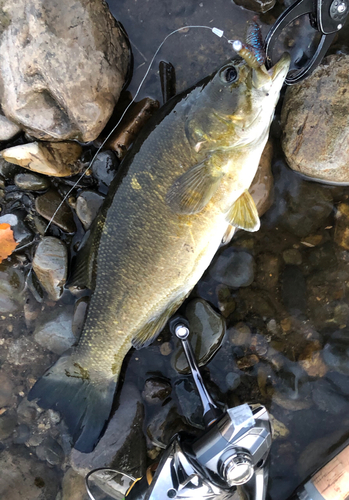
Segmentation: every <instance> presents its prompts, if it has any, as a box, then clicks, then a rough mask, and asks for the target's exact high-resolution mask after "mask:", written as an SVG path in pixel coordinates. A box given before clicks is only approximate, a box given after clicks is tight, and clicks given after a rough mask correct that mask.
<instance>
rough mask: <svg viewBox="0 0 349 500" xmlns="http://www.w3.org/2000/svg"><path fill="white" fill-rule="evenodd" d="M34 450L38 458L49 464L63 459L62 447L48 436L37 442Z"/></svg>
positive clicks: (55, 463) (57, 463)
mask: <svg viewBox="0 0 349 500" xmlns="http://www.w3.org/2000/svg"><path fill="white" fill-rule="evenodd" d="M35 452H36V455H37V457H38V458H39V459H40V460H46V461H47V462H48V463H49V464H50V465H59V464H61V463H62V461H63V459H64V452H63V450H62V447H61V446H60V445H59V444H58V443H57V441H55V440H54V439H53V438H52V437H50V436H49V437H47V438H45V439H44V440H43V441H42V443H40V444H39V446H38V447H37V448H36V450H35Z"/></svg>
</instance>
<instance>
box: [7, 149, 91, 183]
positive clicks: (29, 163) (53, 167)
mask: <svg viewBox="0 0 349 500" xmlns="http://www.w3.org/2000/svg"><path fill="white" fill-rule="evenodd" d="M81 153H82V147H81V146H80V144H77V143H76V142H58V143H54V142H40V143H39V142H31V143H29V144H20V145H19V146H13V147H12V148H8V149H3V150H2V151H1V156H2V157H3V158H4V159H5V160H6V161H8V162H9V163H14V164H15V165H19V166H21V167H24V168H27V169H29V170H32V171H34V172H38V173H40V174H44V175H53V176H54V177H66V176H70V175H74V174H76V173H78V172H79V171H80V169H81V165H80V164H78V163H77V161H78V159H79V158H80V156H81Z"/></svg>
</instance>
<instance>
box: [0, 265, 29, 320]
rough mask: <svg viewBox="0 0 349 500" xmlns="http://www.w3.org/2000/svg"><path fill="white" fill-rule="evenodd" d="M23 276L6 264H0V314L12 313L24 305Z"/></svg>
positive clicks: (20, 272)
mask: <svg viewBox="0 0 349 500" xmlns="http://www.w3.org/2000/svg"><path fill="white" fill-rule="evenodd" d="M23 290H24V275H23V272H22V271H21V270H20V269H16V268H14V267H11V266H10V265H9V264H7V263H3V264H0V313H2V314H5V313H13V312H15V311H18V310H20V309H21V308H22V307H23V305H24V294H23Z"/></svg>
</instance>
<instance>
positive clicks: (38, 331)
mask: <svg viewBox="0 0 349 500" xmlns="http://www.w3.org/2000/svg"><path fill="white" fill-rule="evenodd" d="M72 324H73V308H72V307H69V306H66V307H64V308H59V309H58V310H55V311H51V312H50V313H49V314H48V315H46V317H45V314H44V313H42V314H41V315H40V317H39V320H38V321H37V325H36V328H35V331H34V338H35V341H36V342H37V343H38V344H40V345H41V346H42V347H44V348H45V349H49V350H50V351H52V352H54V353H55V354H59V355H61V354H63V352H64V351H66V350H67V349H69V347H71V346H72V345H73V344H74V343H75V342H76V337H75V335H74V334H73V328H72Z"/></svg>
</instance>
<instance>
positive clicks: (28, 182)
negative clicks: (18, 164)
mask: <svg viewBox="0 0 349 500" xmlns="http://www.w3.org/2000/svg"><path fill="white" fill-rule="evenodd" d="M15 184H16V186H17V187H18V188H19V189H24V190H25V191H27V190H28V191H42V190H44V189H47V188H48V187H49V186H50V182H49V180H48V179H46V178H45V177H41V176H40V175H35V174H17V175H16V177H15Z"/></svg>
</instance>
